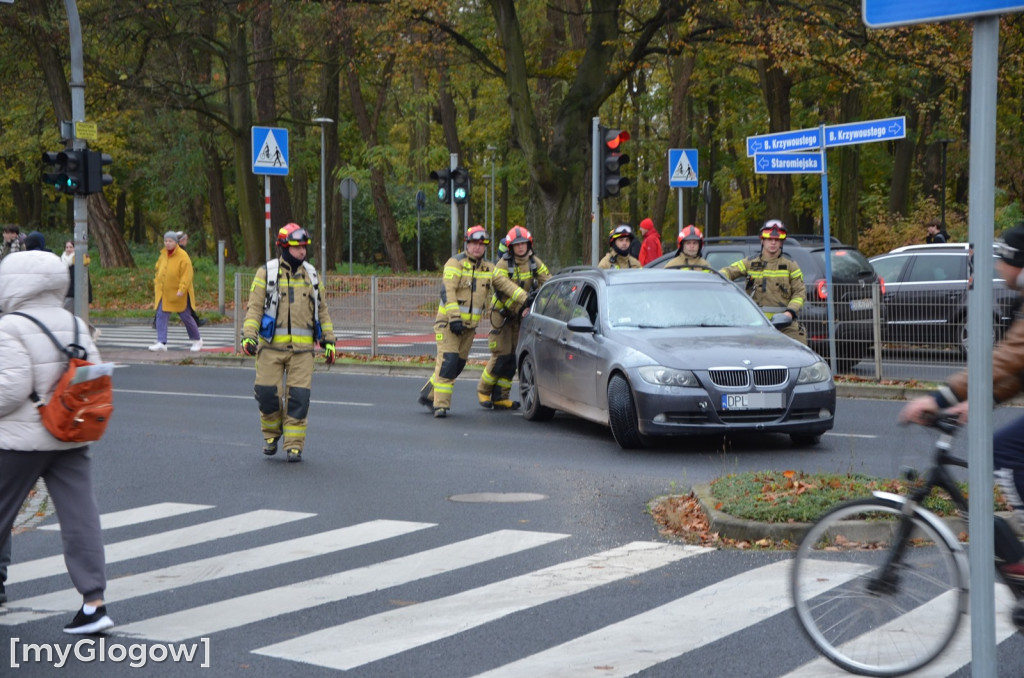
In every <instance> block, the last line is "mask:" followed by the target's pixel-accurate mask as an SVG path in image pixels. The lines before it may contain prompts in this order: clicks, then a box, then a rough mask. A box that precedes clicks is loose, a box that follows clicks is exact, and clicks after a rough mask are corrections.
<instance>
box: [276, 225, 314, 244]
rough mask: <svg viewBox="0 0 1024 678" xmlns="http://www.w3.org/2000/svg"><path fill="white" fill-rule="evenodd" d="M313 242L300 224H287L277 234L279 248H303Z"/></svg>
mask: <svg viewBox="0 0 1024 678" xmlns="http://www.w3.org/2000/svg"><path fill="white" fill-rule="evenodd" d="M311 242H312V240H311V239H310V237H309V233H307V232H306V229H304V228H303V227H302V226H299V225H298V224H285V225H284V226H282V227H281V230H279V231H278V232H277V246H278V247H301V246H303V245H308V244H309V243H311Z"/></svg>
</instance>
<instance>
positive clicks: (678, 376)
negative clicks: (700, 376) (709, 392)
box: [637, 365, 700, 386]
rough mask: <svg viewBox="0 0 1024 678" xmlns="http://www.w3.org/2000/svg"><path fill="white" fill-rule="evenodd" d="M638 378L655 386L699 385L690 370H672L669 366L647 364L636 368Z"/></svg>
mask: <svg viewBox="0 0 1024 678" xmlns="http://www.w3.org/2000/svg"><path fill="white" fill-rule="evenodd" d="M637 371H638V372H639V373H640V378H641V379H643V380H644V381H646V382H647V383H648V384H655V385H657V386H700V382H698V381H697V377H695V376H693V372H691V371H690V370H674V369H672V368H671V367H662V366H660V365H647V366H646V367H641V368H640V369H638V370H637Z"/></svg>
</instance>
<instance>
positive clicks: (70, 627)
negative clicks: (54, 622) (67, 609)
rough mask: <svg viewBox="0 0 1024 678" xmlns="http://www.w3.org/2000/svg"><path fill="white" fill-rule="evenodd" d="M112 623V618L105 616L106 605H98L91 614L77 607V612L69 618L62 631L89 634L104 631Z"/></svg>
mask: <svg viewBox="0 0 1024 678" xmlns="http://www.w3.org/2000/svg"><path fill="white" fill-rule="evenodd" d="M113 625H114V622H113V620H112V619H111V618H110V617H108V616H107V606H106V605H100V606H99V607H97V608H96V611H95V612H93V613H92V614H86V613H85V610H83V609H82V608H79V610H78V614H76V615H75V618H74V619H72V620H71V623H70V624H67V625H65V626H64V633H73V634H76V635H89V634H93V633H99V632H100V631H105V630H106V629H109V628H110V627H112V626H113Z"/></svg>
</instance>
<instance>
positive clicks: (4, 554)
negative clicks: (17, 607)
mask: <svg viewBox="0 0 1024 678" xmlns="http://www.w3.org/2000/svg"><path fill="white" fill-rule="evenodd" d="M10 564H11V533H10V532H4V533H0V605H3V604H4V603H6V602H7V589H6V588H4V584H5V583H6V582H7V566H8V565H10Z"/></svg>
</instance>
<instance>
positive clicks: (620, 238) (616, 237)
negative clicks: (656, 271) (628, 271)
mask: <svg viewBox="0 0 1024 678" xmlns="http://www.w3.org/2000/svg"><path fill="white" fill-rule="evenodd" d="M633 238H634V236H633V227H632V226H630V225H629V224H622V225H621V226H616V227H615V228H613V229H612V230H611V233H609V234H608V245H609V247H611V250H610V251H609V252H608V254H606V255H604V258H603V259H601V261H599V262H598V264H597V267H598V268H642V266H641V265H640V260H639V259H637V258H636V257H634V256H633V255H631V254H630V253H629V248H630V247H632V245H633Z"/></svg>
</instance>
